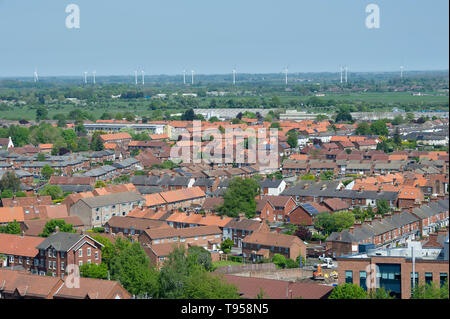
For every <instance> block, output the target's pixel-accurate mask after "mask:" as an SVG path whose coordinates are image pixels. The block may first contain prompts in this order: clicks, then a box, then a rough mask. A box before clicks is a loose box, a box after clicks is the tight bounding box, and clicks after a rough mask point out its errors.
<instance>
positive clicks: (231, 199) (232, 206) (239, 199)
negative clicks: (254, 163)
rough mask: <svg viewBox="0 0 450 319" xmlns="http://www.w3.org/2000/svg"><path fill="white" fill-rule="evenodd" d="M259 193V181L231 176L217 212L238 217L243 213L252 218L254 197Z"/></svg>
mask: <svg viewBox="0 0 450 319" xmlns="http://www.w3.org/2000/svg"><path fill="white" fill-rule="evenodd" d="M259 193H260V186H259V183H258V182H257V181H256V180H254V179H253V178H244V179H242V178H239V177H235V178H233V179H232V180H231V181H230V183H229V185H228V188H227V190H226V191H225V194H224V203H223V205H222V206H221V207H220V208H219V210H218V211H219V214H221V215H227V216H230V217H238V216H239V214H241V213H243V214H245V215H246V217H247V218H253V217H254V216H255V213H256V202H255V197H256V196H258V195H259Z"/></svg>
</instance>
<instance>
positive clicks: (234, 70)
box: [233, 68, 236, 85]
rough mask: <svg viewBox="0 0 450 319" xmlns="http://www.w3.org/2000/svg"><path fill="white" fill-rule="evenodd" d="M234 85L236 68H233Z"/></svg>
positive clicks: (234, 82) (234, 83)
mask: <svg viewBox="0 0 450 319" xmlns="http://www.w3.org/2000/svg"><path fill="white" fill-rule="evenodd" d="M233 85H236V68H233Z"/></svg>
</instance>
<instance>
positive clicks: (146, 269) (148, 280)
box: [111, 242, 159, 297]
mask: <svg viewBox="0 0 450 319" xmlns="http://www.w3.org/2000/svg"><path fill="white" fill-rule="evenodd" d="M111 279H113V280H117V281H119V282H120V284H121V285H122V286H123V287H124V288H125V289H126V290H127V291H128V292H129V293H130V294H133V295H135V296H148V297H155V296H157V295H158V291H159V286H158V272H157V270H156V269H155V268H154V267H150V263H149V258H148V257H147V255H146V254H145V252H144V250H143V248H142V247H141V245H140V244H139V243H138V242H135V243H133V244H131V245H128V246H127V247H126V248H124V249H123V251H121V252H120V253H119V254H118V255H116V256H115V257H113V258H112V260H111Z"/></svg>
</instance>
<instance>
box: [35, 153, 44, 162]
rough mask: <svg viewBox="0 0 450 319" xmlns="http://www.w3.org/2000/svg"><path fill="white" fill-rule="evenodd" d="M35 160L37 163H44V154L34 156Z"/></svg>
mask: <svg viewBox="0 0 450 319" xmlns="http://www.w3.org/2000/svg"><path fill="white" fill-rule="evenodd" d="M36 160H37V161H38V162H44V161H45V154H44V153H38V155H37V156H36Z"/></svg>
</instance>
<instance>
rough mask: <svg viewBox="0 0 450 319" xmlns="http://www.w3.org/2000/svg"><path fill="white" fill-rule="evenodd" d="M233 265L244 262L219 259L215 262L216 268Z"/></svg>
mask: <svg viewBox="0 0 450 319" xmlns="http://www.w3.org/2000/svg"><path fill="white" fill-rule="evenodd" d="M233 265H242V263H238V262H236V261H231V260H219V261H215V262H213V266H214V268H218V267H223V266H233Z"/></svg>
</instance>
